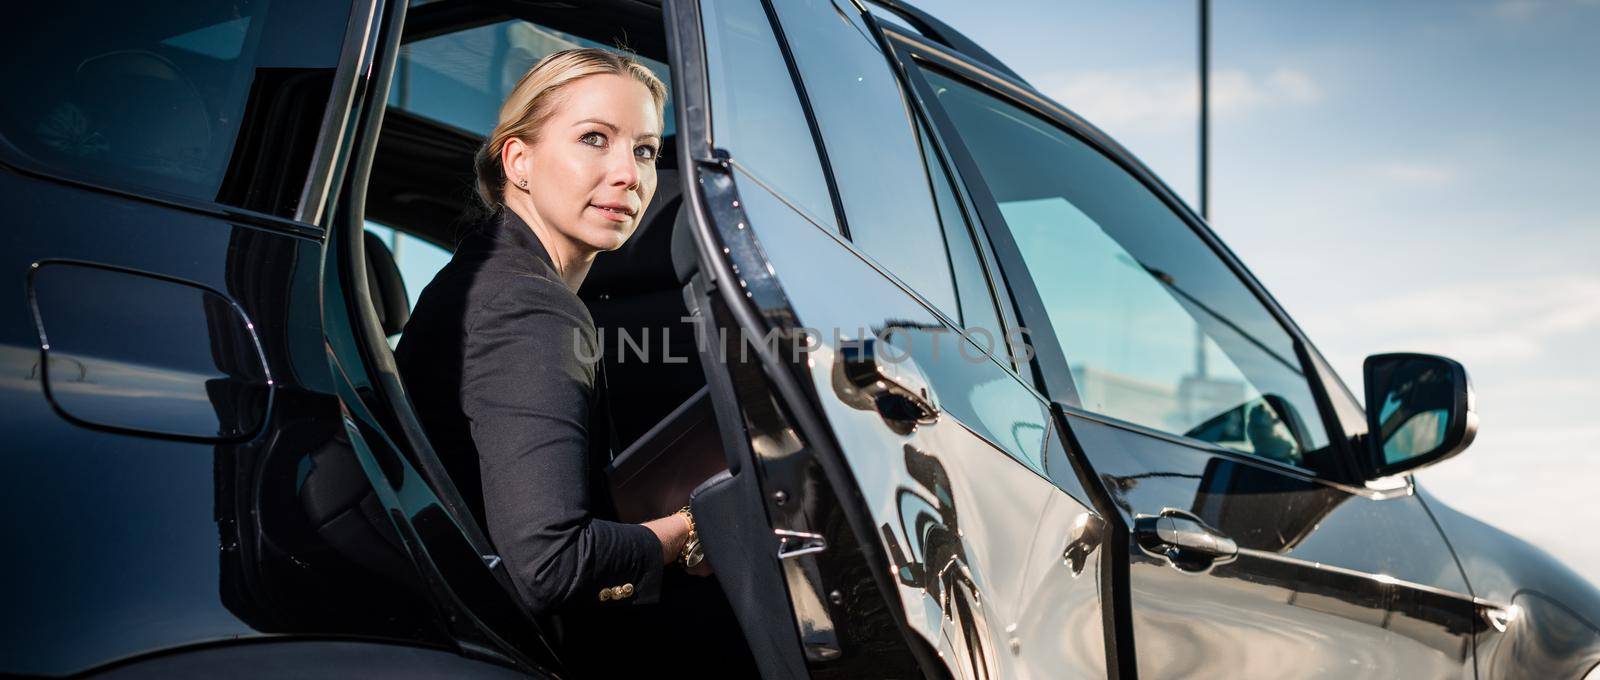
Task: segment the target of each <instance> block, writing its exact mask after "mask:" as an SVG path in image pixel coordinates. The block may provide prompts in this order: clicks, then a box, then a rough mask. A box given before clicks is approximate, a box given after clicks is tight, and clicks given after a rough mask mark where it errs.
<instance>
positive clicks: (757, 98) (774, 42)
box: [700, 0, 839, 231]
mask: <svg viewBox="0 0 1600 680" xmlns="http://www.w3.org/2000/svg"><path fill="white" fill-rule="evenodd" d="M700 7H701V9H702V11H704V12H705V18H704V22H705V27H706V62H707V66H706V68H707V70H708V71H709V72H708V73H707V76H708V78H709V80H710V89H711V134H712V139H713V143H714V144H715V145H716V146H717V147H719V148H722V149H726V150H727V151H728V152H729V153H730V154H732V156H733V158H734V160H736V161H738V163H739V164H740V165H742V166H744V167H745V168H746V169H748V170H749V171H750V172H751V173H752V174H753V175H755V176H756V177H758V178H760V180H761V181H762V182H764V183H766V184H768V185H769V186H771V187H772V188H773V189H775V190H777V192H778V193H779V194H781V195H782V196H783V197H784V198H785V199H786V200H788V201H790V202H792V203H794V204H795V205H798V206H799V207H800V209H801V210H803V211H804V212H805V213H806V215H807V216H808V217H810V218H811V219H812V221H814V222H816V223H818V224H823V225H827V226H829V227H831V228H833V229H834V230H835V231H837V230H838V229H839V224H838V220H837V219H836V217H835V215H834V211H833V199H832V198H831V197H830V196H829V195H828V184H827V180H826V179H825V178H824V177H823V175H822V161H821V160H820V159H819V158H818V156H817V147H816V141H815V139H813V138H812V136H811V127H810V125H809V124H808V123H807V122H806V114H805V110H804V109H802V108H801V107H800V97H799V95H798V94H796V92H795V89H794V80H793V79H792V78H790V76H789V67H788V65H787V64H785V63H784V60H783V53H782V52H781V51H779V47H778V38H777V36H776V35H775V34H774V33H773V31H772V24H771V23H770V22H769V21H768V20H767V14H766V10H765V9H763V8H762V6H761V0H708V1H707V2H704V3H702V4H701V5H700Z"/></svg>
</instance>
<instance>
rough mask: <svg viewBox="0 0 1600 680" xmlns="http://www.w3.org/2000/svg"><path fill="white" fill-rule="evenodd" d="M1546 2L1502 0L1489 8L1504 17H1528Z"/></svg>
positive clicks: (1537, 0) (1493, 12)
mask: <svg viewBox="0 0 1600 680" xmlns="http://www.w3.org/2000/svg"><path fill="white" fill-rule="evenodd" d="M1544 4H1545V3H1544V2H1542V1H1541V0H1500V2H1496V3H1494V5H1493V6H1491V7H1490V8H1489V12H1490V13H1491V14H1493V15H1495V16H1497V17H1501V18H1504V19H1526V18H1528V17H1530V16H1533V13H1534V12H1537V11H1539V9H1540V8H1541V7H1543V6H1544Z"/></svg>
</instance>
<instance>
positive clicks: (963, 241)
mask: <svg viewBox="0 0 1600 680" xmlns="http://www.w3.org/2000/svg"><path fill="white" fill-rule="evenodd" d="M917 131H918V133H920V135H921V138H922V149H923V154H924V157H925V158H924V160H925V162H926V163H927V164H928V173H929V175H930V179H931V180H932V181H933V195H934V198H935V199H936V200H937V203H938V208H939V222H940V225H941V227H942V228H943V230H944V240H945V245H946V247H947V248H948V249H949V253H950V268H951V271H952V273H953V274H954V277H955V287H956V297H957V299H958V300H959V302H960V305H961V310H960V314H959V315H958V316H956V322H957V323H959V324H960V325H961V327H962V328H965V329H966V330H967V331H968V333H970V334H972V335H973V341H974V342H978V343H980V346H982V347H983V348H984V349H990V348H1007V349H1008V353H1009V347H1010V345H1009V343H1007V342H1006V339H1005V338H1006V332H1005V329H1004V328H1003V327H1001V325H1000V313H999V310H997V309H996V308H995V302H994V296H993V295H992V294H991V293H990V289H989V276H988V274H986V273H985V272H984V268H983V261H982V260H980V259H979V258H978V246H977V243H976V242H975V241H973V238H974V234H973V233H972V228H971V227H970V226H969V223H968V222H967V218H966V213H965V211H963V210H962V209H961V200H960V199H959V198H958V197H957V196H956V192H955V186H954V185H953V184H952V183H951V179H950V175H949V173H947V172H946V171H945V166H944V163H943V161H941V160H940V159H939V155H938V153H937V152H936V151H935V150H934V148H933V142H932V141H931V140H929V139H928V134H927V132H926V131H924V130H922V128H921V126H920V125H919V126H917ZM985 333H987V334H988V335H989V336H992V337H991V338H985V337H984V334H985ZM986 340H992V342H988V343H987V344H983V343H985V341H986Z"/></svg>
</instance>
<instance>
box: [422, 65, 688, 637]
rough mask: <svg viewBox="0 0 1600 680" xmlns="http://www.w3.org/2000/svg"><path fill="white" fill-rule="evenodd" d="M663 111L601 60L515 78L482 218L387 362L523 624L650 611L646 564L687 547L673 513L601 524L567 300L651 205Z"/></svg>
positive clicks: (651, 95) (595, 444) (628, 70)
mask: <svg viewBox="0 0 1600 680" xmlns="http://www.w3.org/2000/svg"><path fill="white" fill-rule="evenodd" d="M665 99H666V88H665V86H664V85H662V83H661V81H660V80H659V79H657V78H656V77H655V76H654V75H653V74H651V73H650V71H649V70H648V69H646V68H645V67H644V66H642V65H640V64H639V63H638V62H637V61H635V60H633V59H632V58H630V57H627V56H623V55H619V54H614V53H611V52H607V51H604V50H597V49H575V50H567V51H563V52H557V53H555V54H551V55H549V56H547V57H545V58H544V59H543V60H541V61H540V62H539V63H538V64H537V65H535V66H534V67H533V69H532V70H530V71H528V73H527V74H526V75H524V76H523V77H522V79H521V80H520V81H519V82H518V83H517V86H516V88H515V89H513V90H512V92H511V95H510V96H509V97H507V99H506V101H505V103H504V104H503V105H502V106H501V108H500V117H499V124H498V125H496V126H495V128H494V130H493V131H492V132H491V133H490V135H489V138H488V141H487V142H486V143H485V144H484V146H483V148H482V149H481V150H480V151H479V152H478V156H477V159H476V171H477V178H478V193H479V194H480V197H481V198H482V200H483V201H484V203H485V204H487V205H488V206H489V207H490V208H491V210H492V211H493V212H494V215H493V217H491V218H490V219H489V220H487V222H485V223H484V224H483V225H482V227H481V228H480V229H478V230H477V231H475V232H473V233H471V234H468V235H467V236H466V237H465V238H464V239H463V240H462V241H461V243H460V245H459V246H458V247H457V249H456V252H455V254H454V256H453V257H452V259H451V260H450V263H449V264H448V265H446V266H445V268H444V269H443V270H441V271H440V272H439V274H438V275H437V276H436V277H435V278H434V280H433V281H432V282H431V283H430V284H429V285H428V287H427V288H426V289H425V290H424V291H423V293H422V296H421V298H420V299H419V300H418V302H417V307H416V310H415V311H414V312H413V313H412V316H411V320H410V322H409V323H407V324H406V327H405V334H404V335H403V336H402V339H401V341H400V344H399V346H398V347H397V348H396V349H395V358H396V360H397V362H398V364H399V368H400V373H401V375H402V376H403V377H404V379H405V382H406V386H407V388H408V392H409V393H410V396H411V398H412V401H413V403H414V404H415V405H416V407H417V411H418V413H419V414H420V417H421V420H422V424H423V427H424V428H425V429H426V430H427V433H428V436H429V439H430V440H431V441H432V442H433V444H434V446H435V448H436V449H437V450H438V452H439V455H440V457H441V458H442V459H443V460H444V462H445V464H446V467H447V468H448V470H449V471H450V474H451V477H452V479H453V480H454V481H455V483H456V485H457V487H458V489H459V490H460V492H461V494H462V496H463V497H465V498H466V499H467V502H468V503H469V504H470V505H471V506H472V509H473V511H474V512H475V513H476V514H477V516H478V519H479V521H481V522H483V523H484V524H485V525H486V526H487V528H488V532H489V538H490V540H491V541H493V543H494V545H495V547H496V549H497V550H498V551H499V553H500V556H501V557H502V558H503V559H504V560H505V562H506V566H507V568H509V569H510V571H511V574H512V578H513V580H514V581H515V583H516V587H517V590H518V593H519V594H520V595H521V596H522V599H523V601H524V602H525V603H526V604H527V606H528V607H529V608H530V609H531V610H533V611H534V612H536V613H539V614H551V613H561V614H564V615H566V616H564V617H563V618H567V619H569V620H570V619H571V618H572V617H573V615H576V616H577V617H578V618H586V617H588V616H589V614H587V613H585V612H583V611H582V610H584V609H587V608H594V607H615V606H618V605H627V604H632V603H638V602H649V601H653V600H654V599H655V597H656V595H657V593H658V591H659V586H660V583H661V576H662V570H663V567H664V566H665V565H667V564H671V563H672V562H675V561H680V560H683V559H687V558H690V557H691V555H690V554H689V553H690V552H691V551H693V550H694V549H696V548H697V546H698V542H697V540H695V538H694V529H693V518H692V517H690V516H689V515H688V511H687V508H686V509H685V510H683V511H680V512H678V513H676V514H673V515H669V516H667V517H663V518H660V519H657V520H654V521H651V522H646V523H644V524H624V523H618V522H613V521H609V520H607V519H604V518H603V517H602V516H603V515H604V514H605V513H609V512H610V505H611V504H610V500H609V498H608V496H607V495H606V491H605V486H604V479H603V475H601V474H600V469H601V467H602V466H603V465H604V464H605V463H606V462H607V460H608V457H607V456H606V448H605V447H604V437H603V436H601V434H602V433H604V432H605V431H606V428H605V426H604V424H603V423H604V422H605V421H604V420H602V419H598V418H595V417H594V414H595V413H596V412H597V410H598V409H597V408H596V390H595V383H596V364H595V363H594V362H592V361H585V360H584V358H592V357H596V356H599V348H598V346H597V344H596V333H595V327H594V322H593V320H592V319H591V318H590V316H589V313H588V311H587V309H586V308H585V307H584V305H583V303H582V302H580V301H579V300H578V297H577V295H576V294H575V291H576V290H577V289H578V286H580V285H581V284H582V283H583V279H584V276H585V275H586V274H587V273H588V271H589V267H590V265H591V264H592V263H593V262H594V258H595V256H596V255H597V254H599V253H601V252H605V251H610V250H615V249H617V248H619V247H621V246H622V244H623V243H625V242H626V241H627V240H628V237H629V236H630V235H631V234H632V233H633V231H634V229H635V228H636V227H637V226H638V220H639V217H640V216H641V215H643V214H644V211H645V208H646V207H647V206H648V205H649V204H650V199H651V197H652V196H653V195H654V194H655V188H656V171H655V158H656V155H657V153H658V152H659V151H660V145H661V130H662V109H663V106H664V102H665ZM596 422H598V423H602V424H601V425H600V426H599V427H595V426H594V425H593V423H596ZM705 569H706V567H705V566H704V565H699V566H697V567H696V568H695V569H694V570H692V573H696V572H699V573H703V571H704V570H705ZM601 618H602V620H603V619H604V617H601Z"/></svg>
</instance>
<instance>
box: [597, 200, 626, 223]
mask: <svg viewBox="0 0 1600 680" xmlns="http://www.w3.org/2000/svg"><path fill="white" fill-rule="evenodd" d="M589 207H591V208H594V209H595V210H599V211H600V213H601V214H603V215H605V216H606V217H608V218H611V219H614V220H618V221H622V220H628V219H632V218H633V216H634V213H635V212H636V211H635V210H634V209H633V208H631V207H629V206H628V205H627V204H626V203H590V204H589Z"/></svg>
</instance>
